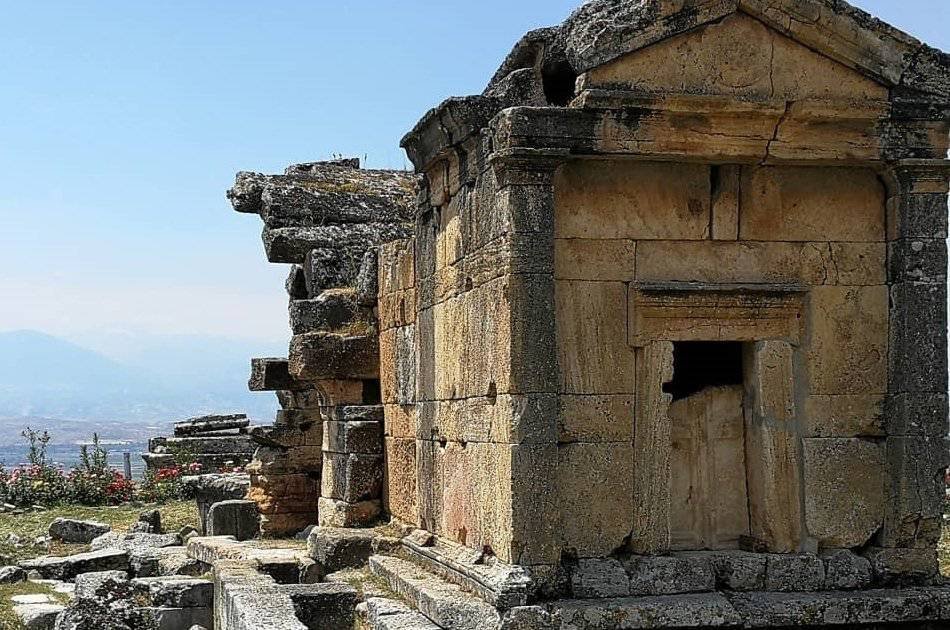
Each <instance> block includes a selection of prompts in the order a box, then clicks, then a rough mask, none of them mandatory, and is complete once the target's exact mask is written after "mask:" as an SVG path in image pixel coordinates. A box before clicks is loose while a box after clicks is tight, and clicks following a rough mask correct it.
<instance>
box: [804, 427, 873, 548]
mask: <svg viewBox="0 0 950 630" xmlns="http://www.w3.org/2000/svg"><path fill="white" fill-rule="evenodd" d="M804 450H805V458H804V464H805V467H804V470H805V521H806V524H807V526H808V533H809V534H810V535H811V536H813V537H815V538H817V539H818V543H819V545H820V546H821V547H822V548H841V549H848V548H852V547H861V546H863V545H864V544H866V543H867V542H868V541H869V540H870V539H871V536H872V535H874V533H875V532H876V531H877V530H878V529H880V528H881V525H882V524H883V523H884V469H885V468H884V444H883V442H881V441H875V440H862V439H857V438H827V439H805V440H804Z"/></svg>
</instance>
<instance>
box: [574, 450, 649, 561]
mask: <svg viewBox="0 0 950 630" xmlns="http://www.w3.org/2000/svg"><path fill="white" fill-rule="evenodd" d="M557 452H558V457H557V482H558V483H557V485H558V498H559V504H558V507H559V513H560V530H561V536H562V539H563V542H562V545H563V546H564V548H569V549H574V550H576V552H577V555H578V556H579V557H581V558H590V557H598V556H607V555H610V554H611V553H612V552H614V551H615V550H616V549H618V548H620V547H622V546H623V544H624V541H625V539H626V538H627V537H628V536H629V535H630V532H631V530H633V528H634V496H633V493H632V492H631V491H630V481H631V479H633V475H634V467H635V465H638V464H639V462H635V458H634V451H633V445H632V444H631V443H629V442H626V443H607V444H562V445H559V446H558V449H557Z"/></svg>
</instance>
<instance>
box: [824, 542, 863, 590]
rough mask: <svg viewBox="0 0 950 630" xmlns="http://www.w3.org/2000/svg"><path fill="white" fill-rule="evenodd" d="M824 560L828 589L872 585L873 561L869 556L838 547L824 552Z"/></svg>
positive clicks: (848, 588)
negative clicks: (862, 555)
mask: <svg viewBox="0 0 950 630" xmlns="http://www.w3.org/2000/svg"><path fill="white" fill-rule="evenodd" d="M822 560H823V561H824V563H825V589H826V590H829V591H847V590H854V589H864V588H869V587H870V586H871V563H870V561H868V559H867V558H862V557H861V556H859V555H857V554H855V553H854V552H852V551H850V550H848V549H838V550H834V551H826V552H824V553H823V554H822Z"/></svg>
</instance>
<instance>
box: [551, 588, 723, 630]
mask: <svg viewBox="0 0 950 630" xmlns="http://www.w3.org/2000/svg"><path fill="white" fill-rule="evenodd" d="M551 615H552V617H553V618H554V621H555V623H556V624H558V625H557V626H556V627H560V628H565V629H566V628H571V629H572V630H575V629H576V630H606V629H608V628H624V629H627V630H632V629H635V628H720V627H730V626H736V625H738V624H739V622H740V617H739V615H738V613H736V611H735V609H734V608H733V607H732V604H730V603H729V600H728V599H726V598H725V597H723V596H722V595H720V594H718V593H702V594H692V595H664V596H654V597H624V598H613V599H603V600H561V601H557V602H554V603H553V604H552V605H551Z"/></svg>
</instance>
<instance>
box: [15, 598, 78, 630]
mask: <svg viewBox="0 0 950 630" xmlns="http://www.w3.org/2000/svg"><path fill="white" fill-rule="evenodd" d="M64 610H66V607H65V606H63V605H61V604H18V605H16V606H14V607H13V614H14V615H16V616H17V618H18V619H19V620H20V623H21V624H22V627H23V630H53V627H54V626H55V625H56V618H57V617H58V616H59V614H60V613H61V612H63V611H64Z"/></svg>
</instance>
